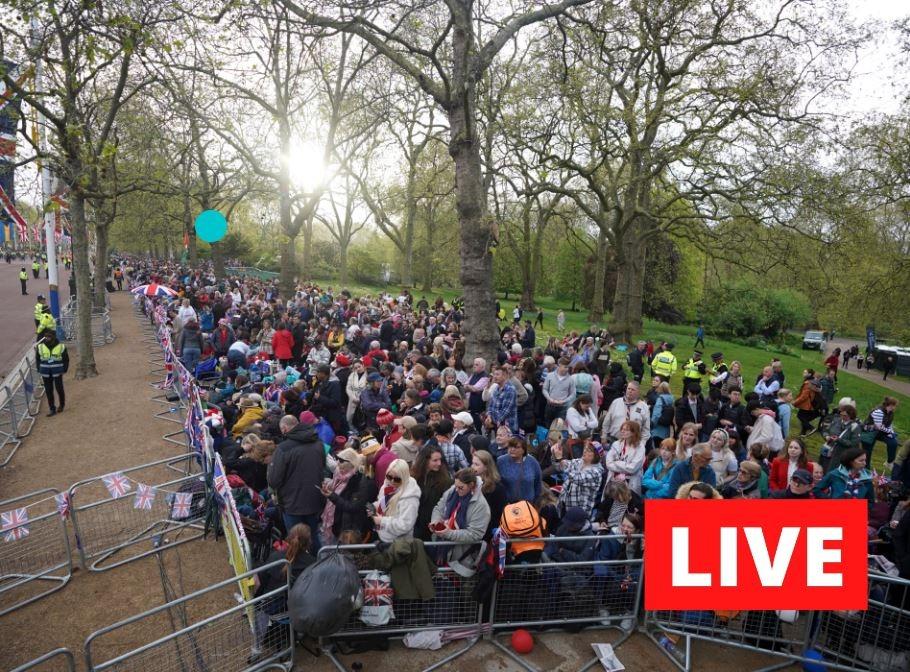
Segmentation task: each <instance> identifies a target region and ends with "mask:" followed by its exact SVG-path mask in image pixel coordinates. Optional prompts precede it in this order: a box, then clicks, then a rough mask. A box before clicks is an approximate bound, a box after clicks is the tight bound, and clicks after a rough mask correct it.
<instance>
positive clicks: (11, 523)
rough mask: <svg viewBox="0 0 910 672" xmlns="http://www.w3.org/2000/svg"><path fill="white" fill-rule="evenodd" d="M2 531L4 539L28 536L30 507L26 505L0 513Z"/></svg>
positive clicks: (14, 539) (10, 539)
mask: <svg viewBox="0 0 910 672" xmlns="http://www.w3.org/2000/svg"><path fill="white" fill-rule="evenodd" d="M0 522H2V527H0V532H2V533H3V540H4V541H16V540H17V539H24V538H25V537H27V536H28V509H27V508H25V507H24V506H23V507H22V508H21V509H13V510H12V511H6V512H5V513H0Z"/></svg>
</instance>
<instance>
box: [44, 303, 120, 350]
mask: <svg viewBox="0 0 910 672" xmlns="http://www.w3.org/2000/svg"><path fill="white" fill-rule="evenodd" d="M104 297H105V307H104V308H95V307H94V306H92V345H97V346H101V345H107V344H108V343H113V342H114V339H115V338H116V336H115V334H114V329H113V326H112V324H111V300H110V297H109V296H108V295H107V292H105V295H104ZM77 306H78V303H77V301H76V299H75V297H73V298H71V299H70V300H69V302H68V303H67V304H66V305H65V306H64V307H63V308H61V309H60V319H59V321H58V323H57V326H58V333H61V332H62V334H63V340H64V341H67V342H71V341H75V340H76V336H77V328H76V308H77Z"/></svg>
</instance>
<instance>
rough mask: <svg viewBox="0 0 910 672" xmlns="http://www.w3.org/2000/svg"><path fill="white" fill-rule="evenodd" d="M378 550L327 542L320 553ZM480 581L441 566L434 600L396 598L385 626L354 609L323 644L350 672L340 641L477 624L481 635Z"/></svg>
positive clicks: (440, 544) (441, 544)
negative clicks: (370, 622)
mask: <svg viewBox="0 0 910 672" xmlns="http://www.w3.org/2000/svg"><path fill="white" fill-rule="evenodd" d="M458 545H462V546H463V544H456V543H454V542H450V541H434V542H427V543H425V544H424V545H423V546H424V549H425V550H426V551H427V553H428V554H432V553H435V552H441V551H442V550H443V549H446V548H452V547H454V546H458ZM375 550H376V545H375V544H356V545H346V546H340V545H339V546H324V547H323V548H321V549H319V555H320V556H323V555H325V554H327V553H333V552H336V551H339V552H342V553H346V554H368V553H370V552H372V551H375ZM368 573H369V570H362V571H361V572H360V575H361V577H363V576H366V575H367V574H368ZM476 584H477V577H476V576H472V577H469V578H465V577H462V576H460V575H459V574H457V573H455V572H454V571H453V570H452V569H450V568H448V567H440V568H439V569H438V571H437V573H436V574H435V575H434V577H433V587H434V588H435V591H436V596H435V597H434V598H433V599H432V600H428V601H425V602H424V601H420V600H400V599H398V598H397V597H395V598H393V601H392V610H393V612H394V614H395V617H394V618H393V619H392V620H391V621H389V622H388V623H387V624H386V625H383V626H372V625H367V624H365V623H363V622H362V621H361V620H360V612H359V611H357V612H354V613H353V614H351V617H350V618H349V619H348V622H347V623H345V625H344V626H343V627H342V628H341V629H340V630H339V631H338V632H336V633H334V634H332V635H330V636H328V637H324V638H322V639H321V640H320V645H321V646H322V648H323V650H324V651H325V653H326V654H327V655H328V656H329V658H330V660H331V661H332V663H333V664H334V665H335V667H336V668H338V670H340V672H347V670H348V668H347V667H345V665H344V663H342V661H340V660H339V659H338V657H337V654H336V649H337V646H336V645H337V643H338V642H339V641H340V640H344V639H350V638H357V637H365V636H374V635H377V634H381V635H385V636H387V637H390V638H397V639H400V638H403V637H404V636H405V635H407V634H408V633H412V632H420V631H425V630H441V629H449V628H476V629H477V633H478V636H479V634H480V633H481V632H482V631H483V618H482V605H481V604H479V603H478V602H476V601H475V600H474V597H473V591H474V587H475V586H476ZM393 588H394V586H393ZM477 641H478V637H472V638H469V639H468V640H467V641H466V643H465V645H464V646H462V647H461V648H459V649H458V650H456V651H455V652H453V653H451V654H448V655H447V656H446V657H445V658H443V659H442V660H440V661H439V662H437V663H434V664H433V665H432V666H430V667H428V668H426V670H425V671H424V672H428V671H429V670H435V669H437V668H439V667H441V666H443V665H446V664H448V663H450V662H451V661H453V660H455V659H456V658H458V657H459V656H461V655H462V654H464V653H467V652H468V651H469V650H470V649H471V648H472V647H473V646H474V645H475V644H476V643H477Z"/></svg>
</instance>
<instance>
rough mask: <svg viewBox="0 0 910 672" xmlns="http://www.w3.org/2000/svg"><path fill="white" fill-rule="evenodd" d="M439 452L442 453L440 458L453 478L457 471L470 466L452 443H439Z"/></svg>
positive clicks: (459, 449) (461, 451)
mask: <svg viewBox="0 0 910 672" xmlns="http://www.w3.org/2000/svg"><path fill="white" fill-rule="evenodd" d="M439 450H440V451H442V456H443V458H444V459H445V461H446V464H447V465H448V467H449V471H450V472H451V473H452V475H453V476H454V474H455V472H456V471H458V470H459V469H466V468H467V467H468V466H470V465H469V464H468V460H467V458H466V457H465V456H464V451H463V450H462V449H461V448H459V447H458V446H456V445H455V444H454V443H450V442H446V443H440V444H439Z"/></svg>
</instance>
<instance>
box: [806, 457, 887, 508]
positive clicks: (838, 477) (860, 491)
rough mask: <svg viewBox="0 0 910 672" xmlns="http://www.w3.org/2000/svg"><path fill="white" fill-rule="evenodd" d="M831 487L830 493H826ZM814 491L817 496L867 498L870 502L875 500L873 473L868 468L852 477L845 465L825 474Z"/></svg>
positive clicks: (827, 497)
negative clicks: (854, 477)
mask: <svg viewBox="0 0 910 672" xmlns="http://www.w3.org/2000/svg"><path fill="white" fill-rule="evenodd" d="M829 488H830V492H829V494H825V491H826V490H828V489H829ZM812 492H813V493H815V496H816V497H820V498H825V499H867V500H869V503H870V504H872V503H873V502H874V501H875V488H874V487H873V486H872V474H871V473H870V472H869V471H868V470H867V469H863V470H862V471H861V472H859V476H858V477H857V478H856V479H851V478H850V472H849V470H848V469H847V468H846V467H844V465H840V466H839V467H838V468H837V469H832V470H831V471H829V472H828V473H827V474H825V476H824V478H822V480H820V481H819V482H818V485H816V486H815V488H813V490H812Z"/></svg>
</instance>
